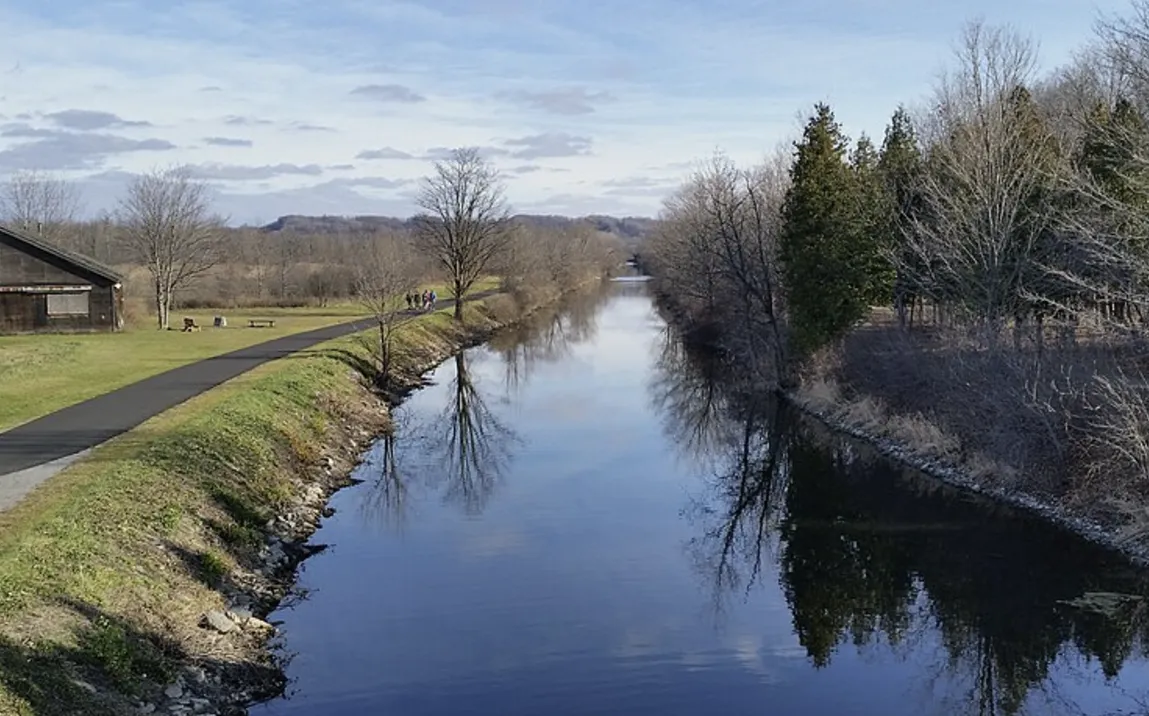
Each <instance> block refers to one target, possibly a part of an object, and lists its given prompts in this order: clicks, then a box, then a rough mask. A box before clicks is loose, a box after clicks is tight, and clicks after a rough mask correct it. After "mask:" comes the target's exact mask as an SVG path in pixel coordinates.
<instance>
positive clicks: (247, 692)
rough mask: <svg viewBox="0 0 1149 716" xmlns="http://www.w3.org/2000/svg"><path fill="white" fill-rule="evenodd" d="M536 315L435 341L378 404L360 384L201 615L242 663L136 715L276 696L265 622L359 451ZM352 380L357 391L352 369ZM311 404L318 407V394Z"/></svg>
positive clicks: (278, 666) (276, 673)
mask: <svg viewBox="0 0 1149 716" xmlns="http://www.w3.org/2000/svg"><path fill="white" fill-rule="evenodd" d="M556 300H557V299H556ZM543 305H547V304H543ZM540 308H542V305H540V306H538V307H536V308H535V309H532V310H530V311H526V312H524V313H522V314H521V315H520V316H518V317H517V318H516V319H515V320H513V321H508V322H501V323H500V322H493V321H492V322H490V323H488V324H486V325H484V326H482V327H471V328H469V329H466V330H464V331H462V332H461V333H459V334H456V335H454V336H444V340H443V342H442V343H440V344H438V345H435V346H434V347H433V348H431V349H430V350H429V351H427V352H426V353H424V354H422V355H420V356H419V358H418V359H417V360H416V361H415V363H414V364H413V365H411V366H407V367H406V369H405V370H404V371H402V375H401V376H400V377H399V378H398V384H399V387H398V389H397V390H396V391H395V392H393V393H391V394H390V395H387V396H383V395H379V394H377V393H375V392H373V391H372V390H371V389H370V388H368V387H367V386H366V385H362V395H361V398H360V400H359V401H358V404H356V405H353V406H350V408H349V409H348V406H343V407H342V408H341V409H340V410H338V411H336V412H337V413H338V414H339V416H338V420H337V421H336V424H333V425H332V426H331V427H332V430H331V431H330V435H329V439H328V441H327V444H326V449H325V450H324V452H323V454H322V456H321V457H320V458H319V460H318V461H317V462H316V463H315V464H313V465H307V466H303V467H302V469H300V470H299V471H298V472H297V474H296V475H295V476H293V478H292V482H293V483H294V490H293V494H294V495H295V498H294V500H293V501H292V502H291V503H290V504H289V505H288V507H286V508H285V509H283V510H281V511H280V514H279V515H278V516H276V517H275V518H274V519H272V520H270V521H268V522H267V524H266V525H265V526H264V530H263V544H262V546H261V547H260V548H259V550H258V552H257V553H256V554H254V555H253V558H252V559H251V560H250V561H249V563H248V564H243V565H241V567H240V569H238V570H235V571H233V572H232V573H231V574H229V575H227V577H226V579H225V582H224V584H223V585H222V586H221V587H220V589H219V592H220V594H221V596H222V600H223V604H222V606H221V607H220V608H218V609H213V610H209V611H206V612H204V613H203V614H202V616H201V617H200V622H199V626H200V628H202V629H204V630H206V631H208V632H210V633H212V634H213V635H214V638H215V639H217V640H232V642H233V644H232V646H233V647H234V646H237V645H238V646H239V650H240V651H241V652H242V653H243V654H245V656H246V657H247V658H245V659H244V660H243V661H241V662H226V663H219V662H212V663H209V664H205V663H195V662H191V663H184V664H181V665H180V667H181V670H180V673H179V675H178V676H177V677H176V679H175V680H174V681H172V682H171V683H169V684H167V685H166V686H164V687H163V689H162V690H160V691H159V693H155V694H152V695H150V697H149V698H146V699H141V700H139V701H138V702H137V703H136V710H137V713H140V714H170V715H171V716H192V715H194V716H243V715H244V714H247V713H248V709H249V708H250V707H251V706H253V705H256V704H258V703H261V702H263V701H267V700H270V699H273V698H276V697H278V696H280V695H281V694H282V693H283V691H284V689H285V688H286V686H287V683H288V682H287V677H286V674H285V673H284V667H285V666H286V663H287V661H288V660H289V656H287V655H285V654H284V652H283V649H282V645H281V644H280V643H279V642H278V641H277V639H278V637H279V630H278V628H277V625H276V624H274V623H272V622H270V621H268V620H267V617H268V615H270V614H271V613H272V612H273V611H275V610H276V609H279V608H281V607H282V606H283V605H284V604H285V603H287V602H288V601H290V600H291V599H292V598H293V596H295V594H296V593H295V589H296V582H297V573H298V569H299V567H300V565H301V564H302V562H303V561H304V560H305V559H307V558H308V557H310V556H312V555H314V554H316V553H318V552H321V551H323V549H324V546H322V545H313V544H310V540H311V537H312V535H314V533H315V532H316V530H318V529H319V527H320V525H321V523H322V520H323V519H324V518H325V517H330V516H331V515H332V514H334V509H333V508H331V507H328V504H327V503H328V501H329V500H330V498H331V496H332V495H334V494H335V493H336V492H338V491H339V490H342V489H343V488H345V487H349V486H351V485H354V484H357V482H359V481H357V480H355V479H354V478H353V477H352V474H353V472H354V471H355V469H356V468H357V467H358V466H359V465H360V464H361V462H362V459H363V457H364V455H365V453H366V452H367V451H368V450H369V449H370V448H371V447H372V446H373V445H374V444H375V442H376V441H377V440H378V439H379V438H380V437H382V436H383V435H384V434H386V432H387V431H388V430H389V429H390V427H391V422H390V411H391V409H392V408H393V407H395V406H396V405H398V404H399V403H400V402H402V400H403V399H404V398H405V397H406V396H407V395H409V394H410V393H411V392H412V391H413V390H416V389H418V388H419V387H421V386H422V385H423V384H424V379H423V376H424V375H425V374H426V373H427V372H428V371H430V370H433V369H434V368H435V367H436V366H438V365H440V364H441V363H442V362H443V361H445V360H447V359H448V358H450V357H451V356H452V355H454V354H455V353H457V352H458V351H462V350H466V349H468V348H471V347H474V346H477V345H481V344H483V343H485V342H486V341H487V340H488V339H489V338H490V337H491V336H492V335H493V334H494V333H495V332H496V331H499V330H503V329H506V328H510V327H513V326H514V325H516V324H519V323H521V322H523V321H525V320H527V319H529V318H530V317H531V316H532V315H533V313H534V312H535V311H537V310H539V309H540ZM352 378H353V379H354V380H357V381H359V382H360V384H362V383H363V381H362V377H361V376H359V375H358V374H357V373H355V372H354V371H352ZM315 397H316V400H319V401H322V400H323V399H324V396H323V395H322V394H318V393H317V394H316V396H315Z"/></svg>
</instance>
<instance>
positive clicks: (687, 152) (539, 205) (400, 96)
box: [0, 0, 1128, 223]
mask: <svg viewBox="0 0 1149 716" xmlns="http://www.w3.org/2000/svg"><path fill="white" fill-rule="evenodd" d="M1127 7H1128V3H1127V2H1125V1H1124V0H1122V1H1120V2H1118V1H1117V0H1097V1H1096V2H1088V1H1082V0H1008V2H1003V1H1001V0H997V1H996V2H990V0H964V1H961V0H933V1H932V2H922V1H921V0H802V2H791V3H786V2H778V1H775V2H766V1H765V0H710V1H709V2H703V0H658V1H655V0H630V1H629V2H618V1H617V0H616V1H615V2H605V1H604V0H534V1H533V2H532V1H530V0H470V1H466V0H420V1H415V0H411V1H409V2H390V1H388V0H374V1H370V0H329V2H327V3H317V2H314V1H310V2H303V1H301V0H274V1H273V0H244V1H243V2H239V1H238V0H218V1H215V2H179V1H178V0H167V1H166V2H164V3H162V4H161V3H155V2H144V0H115V1H113V0H84V1H83V2H80V1H79V0H54V1H53V2H51V3H43V2H40V0H7V2H5V3H4V4H3V6H0V26H3V27H4V28H5V29H6V30H7V32H6V40H5V42H4V43H0V72H3V73H4V75H3V80H2V82H0V93H2V96H0V115H3V117H2V118H0V174H7V173H10V172H12V171H16V170H19V169H39V170H44V171H49V172H53V173H56V174H59V175H60V176H64V177H67V178H71V179H76V180H77V181H79V182H80V183H81V184H82V186H83V189H84V193H85V196H86V200H87V204H88V206H89V208H90V209H92V210H98V209H101V208H111V207H112V206H114V203H115V201H116V198H117V197H118V195H119V193H120V191H121V190H122V187H123V184H124V181H125V180H126V179H127V178H129V177H130V175H131V173H132V172H138V171H141V170H146V169H149V168H152V167H156V166H167V165H170V164H173V163H181V164H182V163H188V164H191V165H194V167H195V168H196V171H197V172H198V173H199V175H200V176H201V177H203V178H204V179H205V180H208V181H211V182H212V183H213V184H214V185H215V186H216V189H217V196H218V204H219V209H220V210H221V211H223V212H224V213H226V214H228V215H229V216H230V217H231V218H232V220H233V222H235V223H239V222H263V221H269V220H271V219H274V218H275V217H276V216H278V215H280V214H285V213H335V214H344V213H347V214H356V213H386V214H397V215H406V214H410V213H412V212H413V211H414V206H413V202H412V195H413V194H414V192H415V191H416V189H417V181H418V179H419V178H420V177H421V176H423V175H425V174H426V173H427V172H428V171H429V169H430V166H431V161H432V160H433V159H434V158H435V157H436V156H440V155H441V153H442V152H443V151H444V150H445V148H450V147H455V146H463V145H468V146H481V147H485V148H486V151H487V153H488V155H489V156H490V157H491V159H492V161H494V162H495V163H496V164H497V165H498V166H499V167H500V169H502V170H503V171H504V172H505V176H506V179H507V187H508V197H509V199H510V200H511V202H512V204H513V205H514V208H515V209H517V210H520V211H529V212H546V213H560V214H568V215H582V214H587V213H614V214H634V215H653V214H654V213H656V212H657V210H658V207H659V204H660V201H661V198H662V197H663V196H665V195H666V194H667V193H669V192H670V191H671V190H672V189H673V188H674V187H675V186H676V185H677V184H678V183H679V182H680V181H681V179H682V178H683V176H684V174H685V173H686V172H687V171H688V170H689V167H690V163H691V162H693V161H696V160H698V159H701V158H705V157H706V156H708V155H710V154H711V153H712V152H713V151H714V150H715V149H722V150H724V151H726V152H728V153H729V154H730V155H731V156H733V157H734V158H735V159H737V160H739V161H744V162H748V163H749V162H755V161H758V160H759V159H761V158H762V157H764V156H765V155H766V154H767V153H769V152H771V151H772V150H773V149H774V148H776V147H777V146H778V145H779V144H780V143H782V142H785V141H787V140H789V139H791V138H792V137H793V136H794V134H795V133H796V132H797V130H798V128H799V127H800V123H801V117H802V115H803V114H804V113H806V112H808V111H809V109H810V108H811V106H812V105H813V103H815V102H818V101H828V102H830V103H831V105H832V106H833V107H834V109H835V111H836V112H837V114H838V118H839V119H840V120H841V121H842V122H843V124H844V125H845V127H846V129H847V131H848V132H850V133H851V134H852V135H855V136H856V135H857V134H858V133H860V132H862V131H865V132H868V133H870V134H871V135H874V136H875V137H880V135H881V131H882V128H883V126H884V124H885V122H886V120H887V119H888V117H889V115H890V114H891V112H892V111H893V110H894V108H895V107H896V106H897V104H898V103H899V102H905V103H909V104H912V103H914V102H916V101H918V100H920V99H921V98H922V97H924V96H925V95H926V94H927V93H928V91H929V88H930V85H931V83H932V81H933V80H934V78H935V77H936V76H937V73H938V72H939V70H940V69H941V68H943V67H944V66H945V64H946V62H947V61H948V59H949V57H950V54H951V50H952V44H953V40H954V38H955V37H956V35H957V33H958V32H959V30H960V28H961V26H962V24H963V23H964V22H965V21H967V20H969V19H972V18H975V17H982V18H984V19H985V20H986V21H988V22H990V23H994V24H998V23H1009V24H1012V25H1013V26H1015V27H1016V28H1017V29H1019V30H1021V31H1022V32H1025V33H1028V34H1030V35H1032V36H1033V37H1034V38H1035V39H1036V40H1038V41H1039V42H1040V45H1041V57H1042V61H1043V63H1044V64H1045V65H1046V66H1048V67H1052V66H1056V65H1058V64H1061V63H1063V62H1065V61H1067V60H1068V58H1069V56H1070V53H1071V52H1072V51H1073V50H1075V49H1078V48H1080V47H1081V46H1082V45H1083V44H1084V43H1086V42H1088V41H1089V39H1090V38H1091V35H1092V25H1093V21H1094V19H1095V18H1096V17H1097V14H1098V12H1105V13H1113V12H1125V11H1126V9H1127Z"/></svg>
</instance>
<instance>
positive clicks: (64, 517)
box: [0, 291, 557, 716]
mask: <svg viewBox="0 0 1149 716" xmlns="http://www.w3.org/2000/svg"><path fill="white" fill-rule="evenodd" d="M556 298H557V291H547V292H537V295H536V297H535V298H534V299H533V300H528V299H524V298H522V297H520V298H519V299H516V298H513V297H512V296H511V295H508V294H497V295H494V296H489V297H487V298H485V299H483V300H482V301H476V302H474V303H471V304H469V305H468V308H467V313H466V315H465V321H464V325H463V327H459V326H457V325H456V324H455V322H454V321H453V320H452V319H451V317H450V315H449V314H448V313H445V312H438V313H435V314H429V315H427V316H423V317H420V318H419V319H417V320H414V321H411V322H409V323H407V324H404V325H403V326H402V327H401V328H400V329H399V331H398V335H397V338H396V341H397V343H398V344H399V345H401V347H402V350H401V351H400V352H399V353H398V355H399V356H400V358H399V360H398V363H397V364H396V366H395V370H396V378H397V380H396V384H397V385H398V386H399V388H400V391H401V389H402V388H403V387H414V386H416V385H418V384H419V381H420V376H421V374H422V373H423V372H425V371H426V370H428V369H430V368H431V367H433V366H434V365H436V364H437V363H439V362H441V361H442V360H443V359H444V358H446V357H447V356H449V355H451V354H452V353H454V352H455V351H457V350H459V349H460V348H461V347H464V346H466V345H470V344H474V343H477V342H480V341H482V340H485V338H486V337H487V336H489V335H490V334H491V333H492V332H493V331H495V330H496V329H498V328H500V327H503V326H507V325H509V324H512V323H514V322H516V321H517V320H520V319H522V318H524V317H525V315H526V314H528V313H530V312H531V311H532V310H534V309H536V308H538V307H540V306H542V305H543V304H544V302H547V301H553V300H555V299H556ZM366 361H368V353H367V350H366V349H365V347H364V343H363V342H362V341H360V340H357V338H356V337H351V338H347V339H341V340H338V341H333V342H331V343H329V344H324V345H322V346H320V347H317V348H316V349H313V350H311V351H308V352H307V353H305V354H303V355H298V356H292V357H290V358H285V359H282V360H280V361H277V362H274V363H272V364H269V365H266V366H263V367H261V368H258V369H256V370H254V371H252V372H251V373H249V374H246V375H244V376H242V377H240V378H238V379H236V380H233V381H231V382H229V383H227V384H225V385H224V386H221V387H220V388H218V389H216V390H213V391H211V392H209V393H206V394H204V395H203V396H200V397H199V398H196V399H194V400H192V401H189V402H188V403H186V404H184V405H183V406H180V407H179V408H177V409H175V410H172V411H169V412H168V413H165V414H163V415H161V416H159V417H157V418H155V419H153V420H151V421H149V422H147V423H145V424H144V425H142V426H140V427H139V428H138V429H136V430H134V431H132V432H131V433H129V434H127V435H125V436H123V437H121V438H119V439H116V440H114V441H112V442H110V443H109V444H107V445H105V446H103V447H101V448H99V449H98V450H97V451H96V452H95V454H93V455H92V456H91V458H90V459H88V460H85V461H83V462H81V463H79V464H77V465H75V466H73V467H72V468H70V469H69V470H67V471H65V472H63V473H61V474H60V475H58V476H57V477H55V478H54V479H53V480H51V481H49V482H48V483H47V484H45V485H44V486H43V487H42V488H41V489H39V490H37V491H36V492H35V493H33V494H32V495H30V496H29V497H28V499H27V500H26V501H25V502H23V503H22V504H20V505H19V506H17V507H16V508H14V509H12V510H11V511H9V512H6V513H4V514H0V713H3V714H28V715H31V714H35V715H36V716H48V715H51V714H80V713H82V714H134V713H142V712H153V711H154V712H157V713H217V714H224V713H241V712H242V708H241V707H242V705H243V704H244V703H245V702H250V700H252V699H255V698H259V697H260V696H264V695H273V694H275V693H276V692H277V691H278V690H279V689H280V688H282V686H283V675H282V671H281V670H280V668H279V667H280V665H279V664H278V663H277V662H276V657H274V656H273V652H272V650H270V649H269V648H268V645H269V641H270V640H273V639H274V629H273V628H272V627H271V626H270V625H268V624H267V623H266V622H264V621H262V620H261V619H260V617H261V616H264V615H266V614H267V613H268V612H270V611H271V610H272V609H273V608H274V607H275V606H276V605H278V604H279V603H280V602H281V600H282V599H283V598H285V597H288V598H290V590H291V585H292V581H293V575H294V569H295V565H296V564H297V563H298V561H299V560H300V559H301V558H302V557H304V556H306V554H307V551H306V549H305V548H304V547H303V544H304V541H305V539H306V537H307V536H308V535H309V534H310V533H311V532H312V531H313V530H314V528H315V525H316V523H317V521H318V519H319V518H320V516H321V515H322V513H323V511H324V510H325V509H326V508H325V503H326V499H327V497H328V496H329V495H330V493H331V492H333V491H334V490H336V489H338V488H339V487H341V486H343V485H346V484H348V475H349V474H350V471H351V469H352V468H353V467H354V465H355V463H356V461H357V460H358V458H359V456H360V455H361V454H362V451H363V450H365V449H366V447H367V446H369V445H370V444H371V442H373V440H374V439H375V438H376V437H377V436H378V435H379V434H381V433H382V432H384V431H386V430H387V429H388V426H389V413H388V410H387V405H386V403H385V402H384V401H382V400H381V399H380V398H379V397H377V395H376V394H375V393H373V392H372V391H371V390H369V389H368V388H367V387H366V385H367V381H365V380H363V378H362V373H361V371H363V370H365V369H366V368H367V366H366V364H365V363H366ZM173 709H174V710H173Z"/></svg>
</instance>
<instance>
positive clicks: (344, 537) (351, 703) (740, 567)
mask: <svg viewBox="0 0 1149 716" xmlns="http://www.w3.org/2000/svg"><path fill="white" fill-rule="evenodd" d="M728 372H729V371H728V369H723V368H722V367H721V366H716V365H714V364H713V362H712V361H709V360H707V359H706V358H704V357H701V356H698V355H695V354H692V353H691V351H689V350H688V349H686V348H685V347H684V346H683V345H682V344H681V343H680V342H679V341H678V340H677V339H676V337H675V335H674V334H673V332H672V331H671V330H670V329H668V327H667V325H666V324H665V322H664V321H663V320H662V319H661V318H660V316H659V314H658V312H657V310H656V309H655V307H654V305H653V303H652V301H651V299H650V297H649V296H648V295H647V294H646V291H645V287H644V285H643V284H642V283H640V282H616V283H614V284H611V285H609V286H608V287H606V288H605V289H604V290H603V291H602V292H599V293H596V294H594V295H589V296H583V297H579V298H577V299H572V301H570V302H568V304H567V305H565V306H563V307H562V308H561V310H557V311H555V312H554V313H553V315H551V314H548V315H544V316H540V317H539V319H538V320H537V321H535V322H533V323H532V324H531V325H530V326H525V327H523V328H521V329H518V330H515V331H510V332H507V333H505V334H503V335H500V336H498V337H497V338H496V340H494V341H492V342H491V343H490V344H489V345H487V346H484V347H481V348H476V349H472V350H468V351H466V352H464V353H462V354H460V355H459V356H457V357H456V358H454V359H451V360H448V361H447V362H446V363H444V364H443V365H442V366H441V367H440V368H438V369H437V370H436V371H434V372H433V374H432V375H431V376H430V377H431V380H432V381H433V384H432V385H430V386H429V387H427V388H425V389H424V390H421V391H420V392H418V393H416V394H414V395H413V396H412V397H411V398H410V399H409V400H408V401H407V402H406V403H405V404H404V405H403V406H402V407H401V408H400V409H398V410H397V411H396V420H397V424H398V429H397V431H396V434H395V435H394V436H393V437H392V438H388V439H386V440H383V441H381V442H380V443H378V444H377V445H376V446H375V448H374V449H373V450H372V451H371V453H370V454H369V456H368V459H367V460H366V461H365V463H364V464H363V466H362V467H361V468H360V469H359V471H358V475H357V477H358V478H359V479H360V480H362V482H361V483H360V484H357V485H356V486H354V487H351V488H349V489H346V490H344V491H342V492H340V493H339V494H337V495H336V496H335V498H334V500H333V502H332V506H333V507H334V508H335V509H336V513H335V514H334V516H332V517H331V518H329V519H327V520H326V521H325V523H324V525H323V527H322V528H321V529H320V530H319V531H318V532H317V533H316V535H315V537H314V541H315V542H317V543H323V544H326V545H329V548H328V549H327V550H326V551H324V552H322V553H320V554H318V555H316V556H314V557H312V558H311V559H310V560H308V561H307V562H306V563H305V565H304V568H303V570H302V572H301V575H300V583H301V586H302V588H303V590H304V591H305V596H304V597H303V598H301V599H299V600H298V601H296V602H295V603H293V604H292V605H291V606H290V607H287V608H284V609H282V610H280V611H279V612H277V613H275V614H273V615H272V619H274V620H277V621H281V622H282V629H283V632H284V648H285V650H286V651H287V652H288V653H290V654H291V655H292V658H291V661H290V663H289V665H288V674H289V676H290V677H291V679H292V683H291V685H290V686H289V689H288V693H287V694H286V695H285V697H284V698H281V699H278V700H276V701H273V702H270V703H267V704H263V705H261V706H259V707H256V708H255V709H253V711H252V712H253V713H254V714H261V715H263V716H272V715H287V714H320V715H330V716H344V715H346V716H351V715H353V714H354V715H358V714H390V715H393V716H440V715H442V716H446V715H448V714H449V715H452V716H456V715H465V714H492V715H498V716H518V715H522V716H527V715H530V716H541V715H543V714H546V715H548V716H565V715H567V714H570V715H574V714H580V715H581V714H620V715H622V714H635V715H643V716H645V715H650V716H656V715H657V716H674V715H678V714H683V715H685V714H778V715H782V714H796V715H799V714H801V715H807V714H808V715H810V716H820V715H823V714H825V715H826V716H830V715H835V716H837V715H841V714H858V715H870V714H873V715H875V716H878V715H880V716H900V715H903V714H904V715H905V716H911V715H912V716H920V715H921V714H965V713H969V714H1021V713H1031V714H1090V715H1092V714H1116V713H1149V706H1146V704H1149V669H1147V668H1146V666H1147V664H1146V649H1147V647H1149V619H1147V614H1146V612H1147V608H1146V603H1145V600H1144V599H1143V598H1142V597H1141V595H1144V594H1146V593H1147V590H1146V587H1145V585H1144V582H1143V578H1142V576H1141V575H1139V574H1137V573H1136V572H1135V571H1134V570H1131V569H1129V568H1127V567H1126V566H1125V565H1123V563H1121V562H1120V561H1118V560H1115V559H1113V558H1111V557H1109V556H1108V555H1106V554H1104V553H1101V552H1100V551H1098V550H1095V549H1093V548H1091V547H1089V546H1087V545H1085V544H1083V543H1082V542H1081V541H1079V540H1077V539H1074V538H1072V537H1069V536H1066V535H1064V534H1062V533H1060V532H1058V531H1056V530H1053V529H1051V528H1048V527H1046V526H1044V525H1042V524H1038V523H1036V522H1034V521H1033V520H1030V519H1026V518H1025V517H1023V516H1020V515H1017V514H1014V513H1012V512H1010V511H1008V510H1004V509H1002V508H996V507H991V506H988V505H985V504H982V503H980V502H977V501H976V500H974V499H972V498H970V497H966V496H962V495H959V494H955V493H953V492H952V491H950V490H948V489H944V488H942V487H940V486H939V485H937V484H936V483H934V482H931V481H929V480H925V479H922V478H921V477H920V476H918V475H916V474H914V473H912V472H909V471H906V470H902V469H899V468H896V467H894V466H892V465H889V464H887V463H885V462H883V461H882V460H881V459H878V458H877V457H875V456H874V455H872V454H870V453H868V451H867V450H866V449H865V448H863V447H862V446H860V445H857V444H854V443H851V442H847V441H843V440H841V439H839V438H835V437H834V436H833V435H831V434H829V433H828V432H827V431H825V430H824V429H822V428H820V427H819V426H817V425H813V424H810V423H809V422H808V421H805V420H803V419H801V418H799V417H798V416H795V415H793V414H791V413H790V412H788V411H787V410H786V409H785V408H784V407H783V406H780V405H778V404H776V403H773V402H772V401H770V400H769V399H766V398H763V397H757V398H747V397H745V396H742V395H740V394H736V393H735V392H734V391H732V390H730V389H729V386H728V383H729V377H730V376H729V375H728V374H727V373H728Z"/></svg>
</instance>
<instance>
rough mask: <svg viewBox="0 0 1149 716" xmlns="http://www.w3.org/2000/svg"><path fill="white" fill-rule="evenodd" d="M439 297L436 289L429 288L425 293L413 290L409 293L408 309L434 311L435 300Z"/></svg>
mask: <svg viewBox="0 0 1149 716" xmlns="http://www.w3.org/2000/svg"><path fill="white" fill-rule="evenodd" d="M438 300H439V297H438V296H436V295H435V292H434V291H431V290H427V291H424V292H423V293H421V294H420V293H418V292H412V293H409V294H407V310H408V311H418V310H423V311H432V310H434V309H435V301H438Z"/></svg>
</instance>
